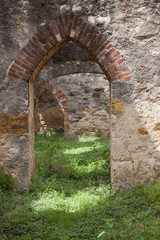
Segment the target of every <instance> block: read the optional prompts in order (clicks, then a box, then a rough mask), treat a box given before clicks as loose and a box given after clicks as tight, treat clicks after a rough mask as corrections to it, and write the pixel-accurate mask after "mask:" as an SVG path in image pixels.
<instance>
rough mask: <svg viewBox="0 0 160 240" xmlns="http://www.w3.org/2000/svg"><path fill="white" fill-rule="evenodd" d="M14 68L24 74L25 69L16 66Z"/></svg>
mask: <svg viewBox="0 0 160 240" xmlns="http://www.w3.org/2000/svg"><path fill="white" fill-rule="evenodd" d="M12 67H13V68H15V69H16V70H17V71H20V72H23V69H22V68H20V67H18V66H16V65H12Z"/></svg>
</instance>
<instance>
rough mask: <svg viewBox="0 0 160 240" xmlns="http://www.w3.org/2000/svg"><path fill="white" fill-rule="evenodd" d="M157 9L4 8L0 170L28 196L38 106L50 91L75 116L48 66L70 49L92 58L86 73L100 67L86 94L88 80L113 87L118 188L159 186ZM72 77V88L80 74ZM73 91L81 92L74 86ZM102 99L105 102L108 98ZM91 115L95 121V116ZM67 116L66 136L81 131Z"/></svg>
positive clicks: (113, 4)
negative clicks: (155, 182)
mask: <svg viewBox="0 0 160 240" xmlns="http://www.w3.org/2000/svg"><path fill="white" fill-rule="evenodd" d="M158 7H159V3H158V2H157V1H152V2H150V1H148V0H147V1H132V0H131V1H125V0H124V1H119V0H115V1H108V2H107V3H106V2H105V1H103V0H101V1H98V3H97V1H90V4H89V5H88V3H87V1H75V0H70V1H69V0H68V1H67V0H64V1H60V0H59V1H58V0H57V1H56V0H55V1H51V0H50V1H47V3H46V1H7V2H6V1H4V2H3V3H2V6H1V10H0V11H1V13H0V17H1V25H0V26H1V27H0V41H1V45H0V48H1V50H0V55H1V58H0V69H1V75H0V79H1V80H0V93H1V94H0V166H2V167H3V168H4V169H5V170H10V171H11V172H12V175H13V176H14V177H15V179H16V187H17V188H22V189H25V190H28V189H29V183H30V180H31V178H32V175H33V172H34V167H35V163H34V132H35V126H34V122H35V119H34V98H36V97H40V96H41V95H42V94H44V93H45V92H46V91H48V92H50V93H54V95H55V97H56V99H57V101H58V102H59V104H60V105H61V106H62V107H63V109H64V111H69V109H71V108H70V107H71V106H72V101H71V99H72V97H73V94H71V95H68V91H69V90H66V87H65V86H66V85H65V82H67V81H69V78H65V77H62V76H61V78H59V80H58V78H57V76H59V75H56V74H57V72H58V67H56V64H55V65H53V64H51V62H52V59H54V56H56V53H57V52H58V51H59V50H60V49H62V48H63V47H65V46H67V44H71V48H72V46H75V45H76V46H78V47H80V48H81V49H82V51H84V52H86V54H88V55H89V56H90V58H89V59H85V61H86V60H87V61H88V63H87V65H86V62H85V63H84V64H83V61H82V59H81V67H84V69H85V66H87V68H89V67H90V66H91V65H92V64H93V63H91V62H90V61H91V59H92V61H94V63H95V65H94V67H91V69H93V68H94V71H91V72H90V73H89V70H88V72H87V71H86V72H85V70H83V73H85V74H90V75H85V77H84V75H83V78H84V81H85V84H86V85H85V89H84V91H85V90H86V92H87V91H88V88H89V86H87V81H89V79H90V78H92V81H93V83H94V84H95V82H96V81H97V85H98V82H101V83H102V85H105V81H106V82H107V83H108V85H109V91H110V112H108V113H107V114H108V115H107V116H109V117H110V134H111V136H110V142H111V153H110V156H111V182H112V185H113V187H115V188H119V187H128V186H130V185H131V184H132V183H135V182H137V181H143V182H146V183H147V182H148V181H149V180H150V179H151V178H155V179H159V178H160V81H159V63H160V56H159V45H158V44H159V41H158V39H159V37H160V36H159V29H158V28H159V23H160V19H159V10H158ZM73 48H74V47H73ZM124 59H125V60H124ZM65 60H68V58H66V59H65ZM83 60H84V59H83ZM56 61H57V60H56ZM50 64H51V65H52V66H50ZM69 64H70V65H72V66H73V65H74V63H73V62H70V63H68V62H67V65H66V64H63V67H64V69H65V71H66V72H67V71H68V70H67V69H69ZM48 66H49V67H48ZM97 66H98V68H97ZM46 67H48V70H47V71H46V70H45V69H46ZM73 68H74V67H72V70H73ZM96 68H97V69H98V70H95V69H96ZM54 69H55V70H54ZM76 69H77V68H76ZM68 73H69V74H71V77H72V80H73V82H74V76H73V75H74V73H75V72H74V71H72V72H68ZM54 74H55V75H54ZM76 74H79V71H78V70H77V71H76ZM92 74H93V75H92ZM95 74H97V78H96V77H95ZM98 74H99V75H98ZM101 74H102V75H103V77H100V75H101ZM77 76H78V75H76V78H77V79H76V80H77V82H81V83H83V81H82V80H81V79H80V78H81V77H82V74H81V75H80V76H79V77H77ZM50 77H51V78H52V79H50ZM56 78H57V79H56ZM102 78H103V80H102ZM97 85H96V84H95V86H94V88H93V89H89V91H91V92H92V91H95V92H94V93H96V94H97V92H99V91H101V90H102V89H103V86H102V85H98V86H97ZM74 86H75V89H76V91H80V88H78V84H76V81H75V82H74ZM86 86H87V89H86ZM63 88H64V89H63ZM78 89H79V90H78ZM96 89H98V90H96ZM104 89H106V86H105V87H104ZM96 91H97V92H96ZM101 93H102V94H105V95H106V92H105V91H104V92H103V91H102V92H101ZM98 94H99V93H98ZM81 95H83V94H82V93H81ZM92 96H93V94H92V95H91V96H90V97H89V99H91V97H92ZM94 96H96V95H94ZM77 104H78V103H77ZM78 106H80V105H74V107H75V108H78ZM86 109H87V108H86ZM78 110H79V109H77V110H76V109H75V111H78ZM88 110H91V111H90V114H92V113H93V109H92V108H89V109H88ZM88 110H86V112H87V111H88ZM70 114H72V113H71V112H68V113H66V114H65V117H64V118H65V120H64V128H65V129H66V131H68V132H67V134H69V132H70V130H71V131H72V132H73V130H74V129H75V127H76V125H75V123H74V122H73V123H72V122H71V121H70V119H69V117H68V116H69V115H70ZM80 114H81V113H80ZM107 116H105V117H106V126H107V124H108V123H107ZM90 117H91V116H90ZM90 117H89V118H90Z"/></svg>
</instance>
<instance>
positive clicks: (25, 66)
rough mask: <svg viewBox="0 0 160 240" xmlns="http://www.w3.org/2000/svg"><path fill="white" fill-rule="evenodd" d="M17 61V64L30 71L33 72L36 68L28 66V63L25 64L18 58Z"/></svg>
mask: <svg viewBox="0 0 160 240" xmlns="http://www.w3.org/2000/svg"><path fill="white" fill-rule="evenodd" d="M15 63H16V64H17V65H19V66H21V67H23V68H25V69H27V70H29V71H30V72H32V71H33V70H34V69H33V68H32V67H30V66H27V65H25V64H23V63H21V62H19V61H17V60H15Z"/></svg>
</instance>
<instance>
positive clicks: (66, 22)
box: [64, 14, 68, 28]
mask: <svg viewBox="0 0 160 240" xmlns="http://www.w3.org/2000/svg"><path fill="white" fill-rule="evenodd" d="M64 18H65V27H66V28H68V15H67V14H65V17H64Z"/></svg>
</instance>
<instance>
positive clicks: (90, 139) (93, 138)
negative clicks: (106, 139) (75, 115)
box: [78, 136, 99, 142]
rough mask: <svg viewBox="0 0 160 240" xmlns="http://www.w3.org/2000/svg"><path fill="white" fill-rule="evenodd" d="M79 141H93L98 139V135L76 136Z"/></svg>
mask: <svg viewBox="0 0 160 240" xmlns="http://www.w3.org/2000/svg"><path fill="white" fill-rule="evenodd" d="M78 140H79V142H94V141H96V140H99V138H98V137H94V136H87V137H86V136H85V137H79V138H78Z"/></svg>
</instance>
